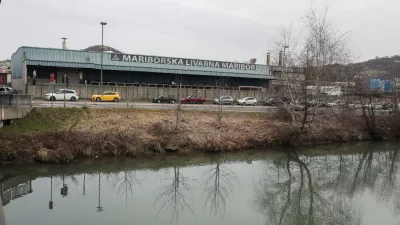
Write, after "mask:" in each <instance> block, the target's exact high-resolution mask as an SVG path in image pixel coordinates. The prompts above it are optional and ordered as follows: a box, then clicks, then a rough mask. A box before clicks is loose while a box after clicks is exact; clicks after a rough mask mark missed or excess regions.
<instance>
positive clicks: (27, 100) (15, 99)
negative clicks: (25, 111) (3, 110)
mask: <svg viewBox="0 0 400 225" xmlns="http://www.w3.org/2000/svg"><path fill="white" fill-rule="evenodd" d="M31 105H32V96H31V95H0V106H1V107H18V106H31Z"/></svg>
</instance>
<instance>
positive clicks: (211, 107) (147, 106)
mask: <svg viewBox="0 0 400 225" xmlns="http://www.w3.org/2000/svg"><path fill="white" fill-rule="evenodd" d="M32 106H33V107H58V108H60V107H64V102H63V101H56V102H53V103H52V102H50V101H45V100H36V99H35V100H34V101H33V103H32ZM65 106H66V107H69V108H71V107H85V106H86V107H87V108H137V109H163V110H172V109H174V107H175V106H176V105H174V104H159V103H150V102H137V103H134V104H132V103H130V104H129V105H127V103H126V102H91V101H87V102H86V105H85V102H84V101H76V102H70V101H67V102H66V104H65ZM222 107H223V110H224V111H238V112H265V111H266V110H267V109H274V108H275V107H267V106H241V105H223V106H222ZM182 109H183V110H200V111H215V110H218V105H209V104H199V105H196V104H182Z"/></svg>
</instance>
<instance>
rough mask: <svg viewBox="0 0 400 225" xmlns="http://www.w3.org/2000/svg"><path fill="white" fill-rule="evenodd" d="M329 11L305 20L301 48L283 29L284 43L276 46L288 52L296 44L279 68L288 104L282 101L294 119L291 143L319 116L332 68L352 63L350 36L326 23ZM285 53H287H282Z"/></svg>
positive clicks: (307, 16) (313, 12) (306, 17)
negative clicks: (348, 37)
mask: <svg viewBox="0 0 400 225" xmlns="http://www.w3.org/2000/svg"><path fill="white" fill-rule="evenodd" d="M327 14H328V11H327V10H325V11H323V12H322V13H318V12H317V10H316V9H314V8H311V9H310V10H309V11H308V12H307V14H306V16H305V28H306V31H307V33H306V35H305V39H304V41H302V44H301V46H300V47H299V48H298V49H294V48H297V44H296V43H297V42H296V41H292V40H293V36H292V32H291V31H290V30H288V29H283V30H282V32H281V34H280V35H281V40H282V41H281V42H277V43H276V45H277V46H278V47H279V48H281V46H282V45H284V47H283V48H289V47H290V46H289V43H294V48H292V49H291V50H287V53H285V56H283V58H284V59H289V60H287V61H285V63H284V66H282V65H281V66H280V71H281V74H282V77H281V81H282V84H283V85H284V87H283V88H284V92H285V93H287V96H285V97H287V98H289V100H288V101H284V100H283V99H282V97H281V98H280V99H281V102H282V105H283V106H282V108H283V109H284V110H285V111H286V112H287V113H289V114H290V115H291V118H292V132H291V134H289V136H290V139H291V141H294V140H296V139H297V138H298V137H299V136H300V135H301V134H302V133H303V132H304V131H305V129H307V127H308V126H307V125H310V124H311V123H312V121H313V119H314V118H315V117H313V116H311V115H315V114H316V113H317V109H318V108H319V107H320V105H321V102H322V101H323V100H324V99H323V96H324V92H323V91H322V86H323V85H324V84H326V83H329V77H332V74H331V73H330V72H332V71H330V70H329V66H330V65H334V64H344V63H347V62H348V61H349V56H350V52H349V50H348V49H347V43H346V37H347V33H342V32H340V31H338V30H336V29H335V28H334V27H333V26H332V24H331V23H330V22H329V21H328V19H327ZM282 50H285V49H282ZM296 67H300V68H302V69H300V70H302V74H303V76H302V77H301V78H300V79H299V77H298V76H297V73H296V71H294V70H296Z"/></svg>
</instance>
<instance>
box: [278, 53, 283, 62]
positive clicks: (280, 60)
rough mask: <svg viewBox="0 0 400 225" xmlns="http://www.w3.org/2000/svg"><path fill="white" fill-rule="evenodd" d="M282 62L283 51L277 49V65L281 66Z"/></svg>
mask: <svg viewBox="0 0 400 225" xmlns="http://www.w3.org/2000/svg"><path fill="white" fill-rule="evenodd" d="M282 62H283V52H282V51H279V66H282Z"/></svg>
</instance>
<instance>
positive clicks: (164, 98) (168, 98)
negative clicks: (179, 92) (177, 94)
mask: <svg viewBox="0 0 400 225" xmlns="http://www.w3.org/2000/svg"><path fill="white" fill-rule="evenodd" d="M153 102H154V103H175V102H176V99H175V98H174V96H172V95H160V96H158V97H155V98H153Z"/></svg>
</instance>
